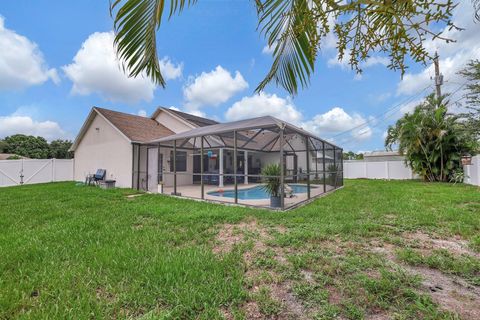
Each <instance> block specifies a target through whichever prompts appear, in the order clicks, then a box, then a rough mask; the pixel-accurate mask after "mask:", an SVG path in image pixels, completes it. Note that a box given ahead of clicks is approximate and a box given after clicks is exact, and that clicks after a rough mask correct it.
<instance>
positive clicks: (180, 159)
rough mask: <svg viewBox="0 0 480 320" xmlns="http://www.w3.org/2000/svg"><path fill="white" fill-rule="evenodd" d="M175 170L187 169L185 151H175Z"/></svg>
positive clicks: (171, 168) (171, 160) (171, 155)
mask: <svg viewBox="0 0 480 320" xmlns="http://www.w3.org/2000/svg"><path fill="white" fill-rule="evenodd" d="M176 160H177V161H176V162H177V163H176V166H177V168H176V169H177V172H185V171H187V152H186V151H177V159H176ZM170 172H173V151H170Z"/></svg>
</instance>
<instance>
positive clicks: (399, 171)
mask: <svg viewBox="0 0 480 320" xmlns="http://www.w3.org/2000/svg"><path fill="white" fill-rule="evenodd" d="M343 176H344V178H346V179H358V178H364V179H393V180H405V179H413V178H415V176H414V174H413V172H412V170H411V169H410V168H409V167H407V166H406V165H405V162H404V161H403V160H389V161H362V160H345V161H343Z"/></svg>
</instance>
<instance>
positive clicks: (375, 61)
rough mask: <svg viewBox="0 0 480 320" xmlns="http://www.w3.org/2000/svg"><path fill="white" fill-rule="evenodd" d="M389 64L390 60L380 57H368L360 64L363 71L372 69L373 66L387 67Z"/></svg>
mask: <svg viewBox="0 0 480 320" xmlns="http://www.w3.org/2000/svg"><path fill="white" fill-rule="evenodd" d="M389 64H390V59H388V58H387V57H381V56H373V57H368V58H367V60H365V61H364V62H362V64H361V67H362V68H363V69H366V68H370V67H373V66H375V65H382V66H385V67H386V66H388V65H389Z"/></svg>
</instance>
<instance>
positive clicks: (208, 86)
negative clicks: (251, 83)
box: [183, 66, 248, 110]
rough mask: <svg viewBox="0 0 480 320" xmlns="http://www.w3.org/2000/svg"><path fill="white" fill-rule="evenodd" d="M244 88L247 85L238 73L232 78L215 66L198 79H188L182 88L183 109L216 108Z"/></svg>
mask: <svg viewBox="0 0 480 320" xmlns="http://www.w3.org/2000/svg"><path fill="white" fill-rule="evenodd" d="M246 88H248V83H247V82H246V81H245V79H244V78H243V76H242V75H241V74H240V72H239V71H236V72H235V76H234V77H232V75H231V73H230V72H229V71H228V70H225V69H224V68H222V66H217V67H216V68H215V70H212V71H210V72H202V74H200V75H199V76H198V77H196V78H191V79H190V81H189V83H188V84H187V85H186V86H185V87H184V88H183V96H184V98H185V107H186V108H187V109H189V110H197V109H198V108H200V107H202V106H206V105H210V106H218V105H219V104H221V103H223V102H226V101H227V100H228V99H230V98H231V97H232V96H233V95H235V94H236V93H238V92H240V91H242V90H245V89H246Z"/></svg>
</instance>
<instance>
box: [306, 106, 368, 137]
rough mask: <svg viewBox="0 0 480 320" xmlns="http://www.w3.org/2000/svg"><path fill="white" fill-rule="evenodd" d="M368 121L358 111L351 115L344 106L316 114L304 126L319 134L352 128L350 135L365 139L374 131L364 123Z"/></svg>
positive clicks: (329, 133) (334, 132) (335, 132)
mask: <svg viewBox="0 0 480 320" xmlns="http://www.w3.org/2000/svg"><path fill="white" fill-rule="evenodd" d="M366 121H367V120H366V119H365V118H364V117H362V116H361V115H359V114H357V113H354V114H352V115H350V114H348V113H347V112H345V110H343V109H342V108H340V107H335V108H333V109H331V110H329V111H327V112H325V113H323V114H317V115H315V116H314V117H313V118H312V119H311V120H309V121H306V122H304V123H303V124H302V126H303V127H304V128H305V129H307V130H309V131H311V132H314V133H316V134H317V135H319V136H322V135H326V134H328V135H331V134H338V133H340V132H344V131H347V130H352V132H351V133H350V136H352V137H353V138H355V139H357V140H365V139H368V138H370V137H371V136H372V133H373V132H372V128H371V127H370V126H368V125H364V124H365V123H366ZM357 127H358V128H357Z"/></svg>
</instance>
